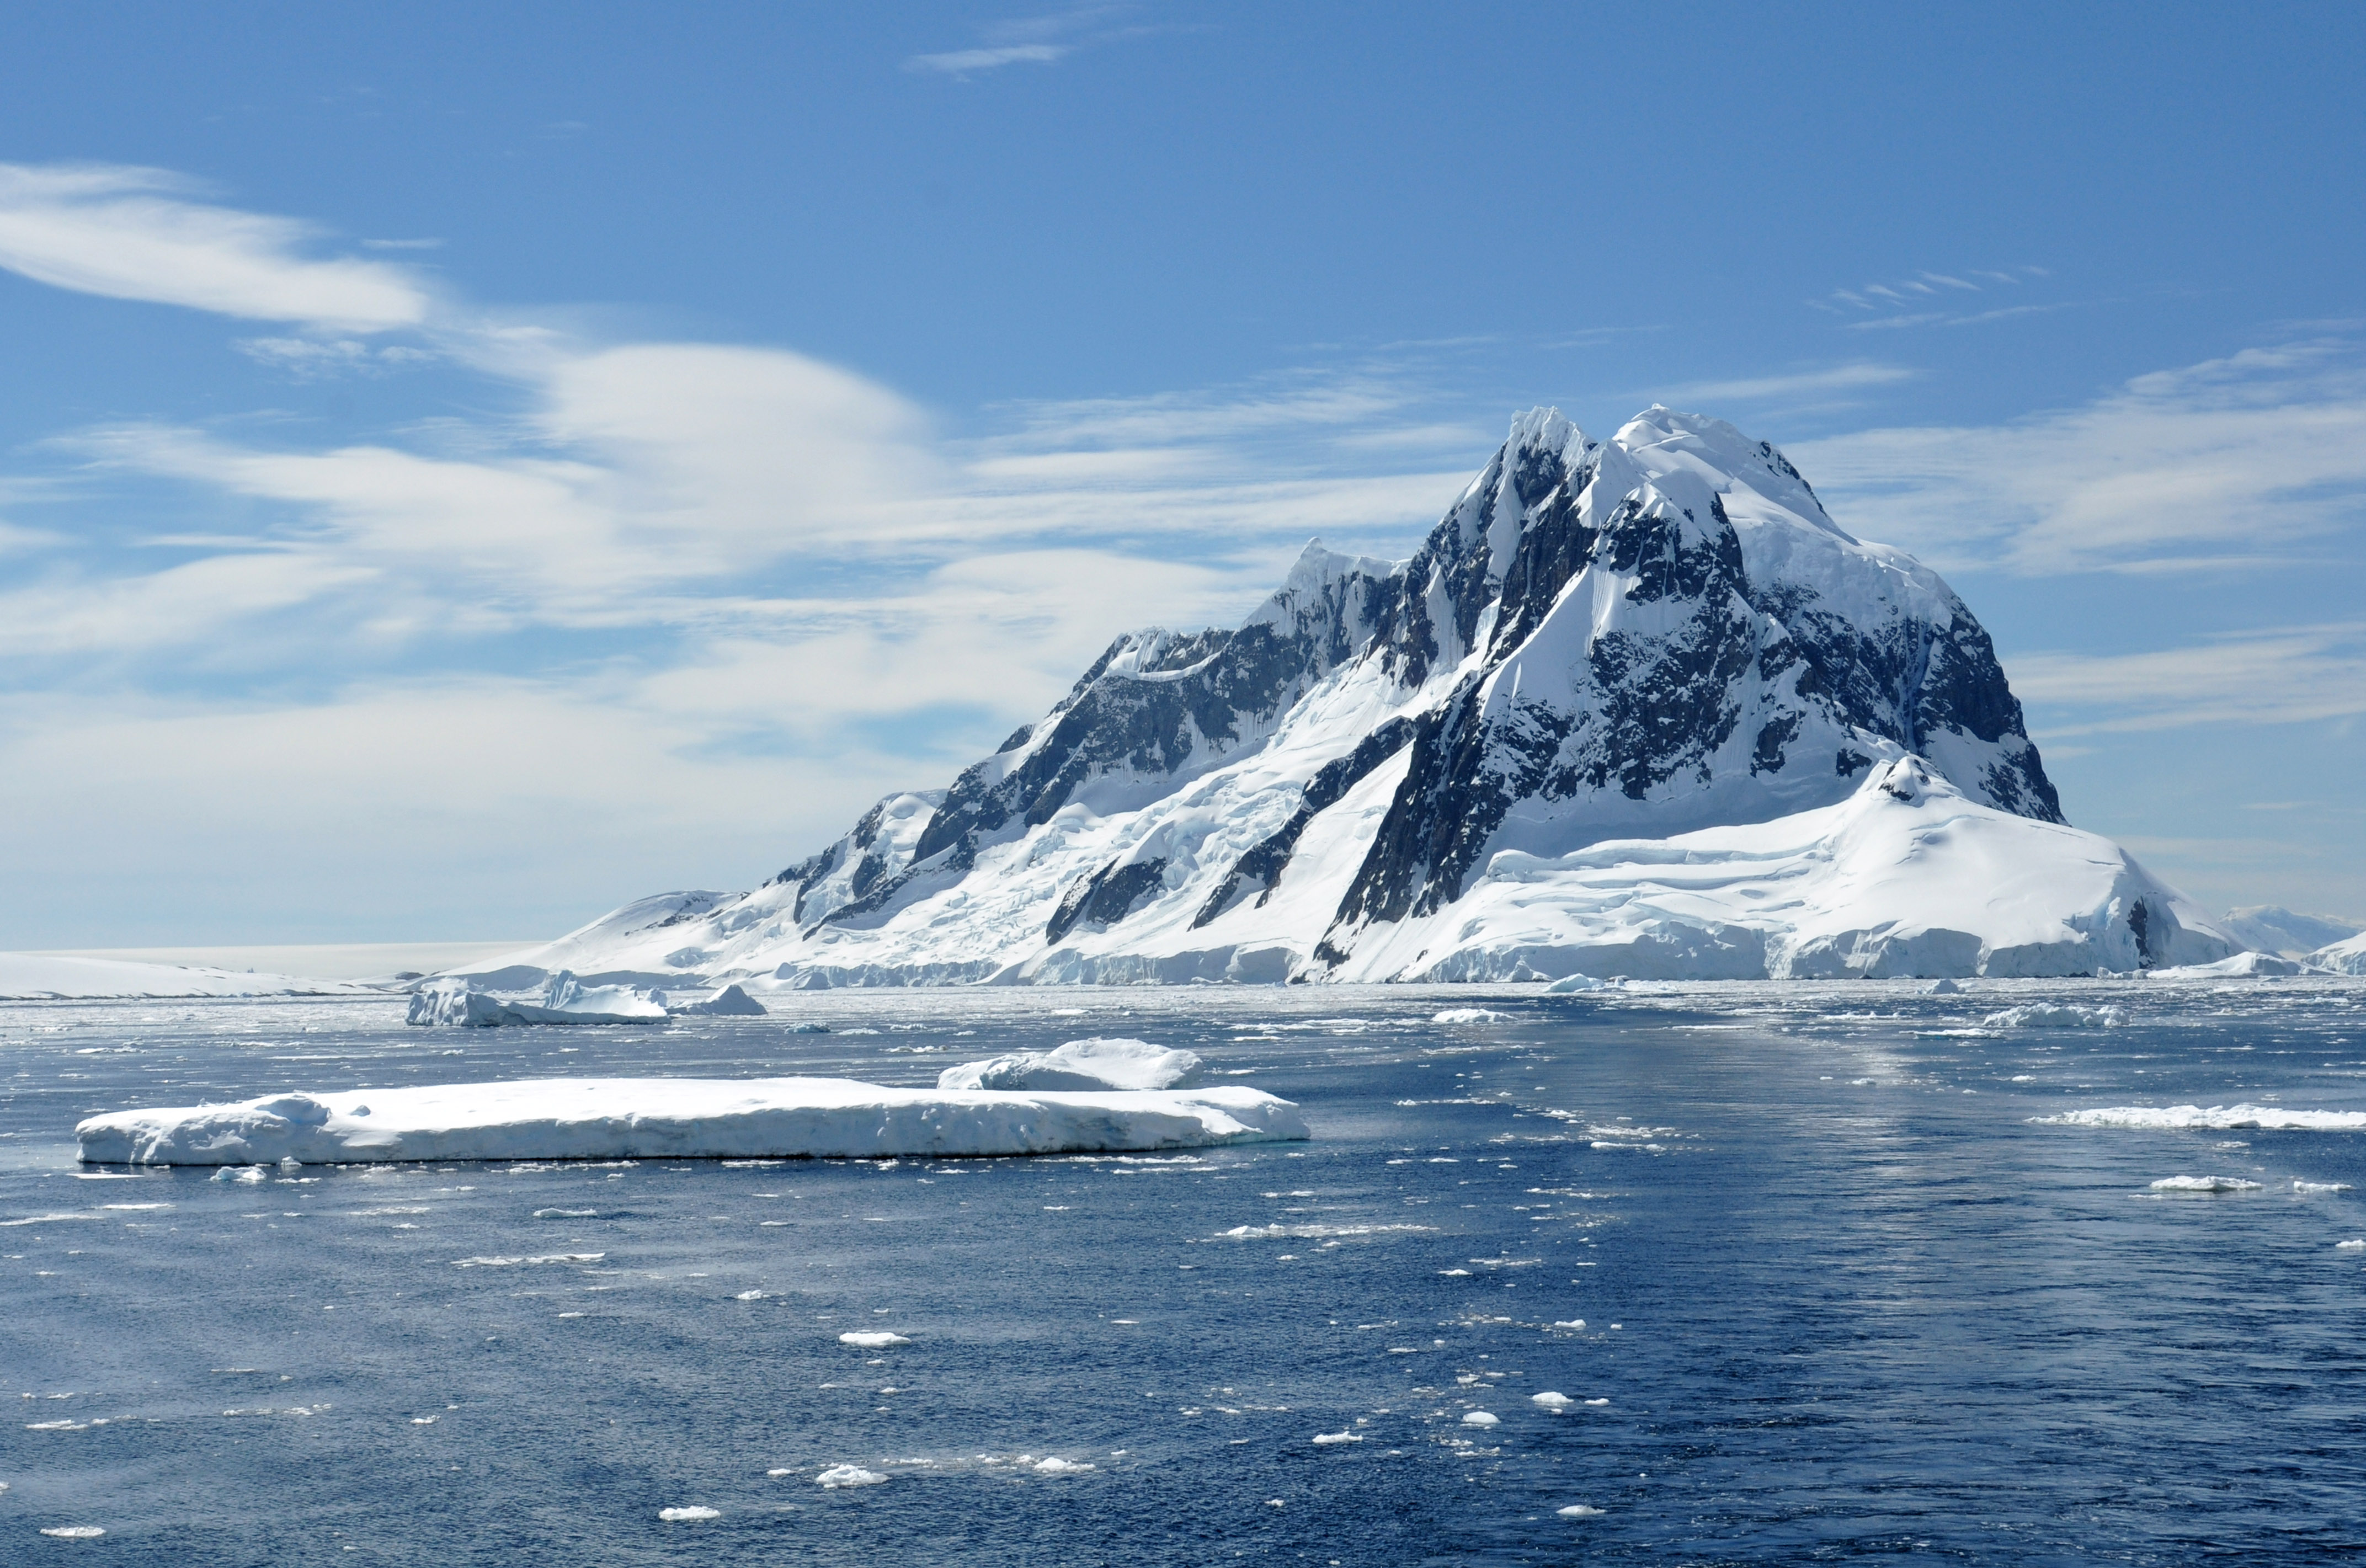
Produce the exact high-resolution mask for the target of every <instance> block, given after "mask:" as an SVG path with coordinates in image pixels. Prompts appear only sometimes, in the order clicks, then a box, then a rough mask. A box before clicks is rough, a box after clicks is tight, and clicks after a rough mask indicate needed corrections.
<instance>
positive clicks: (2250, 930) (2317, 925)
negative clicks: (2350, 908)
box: [2218, 904, 2366, 958]
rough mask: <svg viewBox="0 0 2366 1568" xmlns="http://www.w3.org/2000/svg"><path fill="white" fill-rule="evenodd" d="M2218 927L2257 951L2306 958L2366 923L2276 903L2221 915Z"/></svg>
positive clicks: (2346, 939) (2284, 956)
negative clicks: (2304, 911) (2302, 910)
mask: <svg viewBox="0 0 2366 1568" xmlns="http://www.w3.org/2000/svg"><path fill="white" fill-rule="evenodd" d="M2218 929H2219V930H2221V931H2225V933H2226V934H2227V935H2228V936H2231V937H2233V938H2234V939H2235V940H2236V942H2241V943H2242V944H2243V945H2244V946H2245V947H2247V948H2249V949H2250V950H2251V951H2252V952H2254V953H2275V954H2276V955H2277V956H2279V957H2282V958H2306V957H2307V956H2308V955H2309V954H2310V953H2315V952H2316V951H2317V950H2318V949H2319V948H2326V947H2331V946H2332V945H2334V944H2335V943H2336V942H2347V941H2349V939H2350V938H2351V937H2353V936H2356V935H2358V934H2359V932H2360V931H2366V926H2361V925H2360V924H2359V923H2358V922H2357V921H2356V920H2342V919H2334V918H2333V917H2331V916H2329V915H2301V914H2295V913H2293V911H2292V910H2290V909H2286V908H2280V907H2279V906H2277V905H2274V904H2252V905H2249V906H2247V907H2246V908H2240V909H2229V910H2227V911H2226V912H2225V914H2224V915H2222V916H2220V917H2219V919H2218Z"/></svg>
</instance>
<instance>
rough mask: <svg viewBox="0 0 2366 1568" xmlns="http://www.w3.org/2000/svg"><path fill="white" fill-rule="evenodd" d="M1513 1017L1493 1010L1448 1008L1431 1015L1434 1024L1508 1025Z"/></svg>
mask: <svg viewBox="0 0 2366 1568" xmlns="http://www.w3.org/2000/svg"><path fill="white" fill-rule="evenodd" d="M1511 1017H1512V1015H1511V1014H1510V1013H1507V1012H1497V1011H1496V1010H1494V1009H1493V1008H1448V1009H1446V1010H1444V1011H1443V1012H1437V1013H1433V1014H1431V1015H1430V1020H1429V1021H1430V1022H1432V1023H1506V1022H1509V1021H1511Z"/></svg>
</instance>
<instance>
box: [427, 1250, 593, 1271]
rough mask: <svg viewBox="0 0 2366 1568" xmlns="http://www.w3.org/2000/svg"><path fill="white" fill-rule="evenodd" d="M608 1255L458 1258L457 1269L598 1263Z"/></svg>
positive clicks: (576, 1254) (567, 1253) (453, 1265)
mask: <svg viewBox="0 0 2366 1568" xmlns="http://www.w3.org/2000/svg"><path fill="white" fill-rule="evenodd" d="M607 1256H608V1255H607V1254H606V1253H604V1252H546V1253H543V1254H541V1255H540V1256H538V1257H534V1258H454V1259H452V1267H453V1268H455V1269H515V1268H519V1267H521V1266H523V1267H526V1268H533V1267H535V1266H536V1265H539V1264H544V1263H597V1262H599V1261H600V1260H601V1259H602V1258H605V1257H607Z"/></svg>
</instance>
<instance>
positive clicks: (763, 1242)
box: [0, 982, 2366, 1568]
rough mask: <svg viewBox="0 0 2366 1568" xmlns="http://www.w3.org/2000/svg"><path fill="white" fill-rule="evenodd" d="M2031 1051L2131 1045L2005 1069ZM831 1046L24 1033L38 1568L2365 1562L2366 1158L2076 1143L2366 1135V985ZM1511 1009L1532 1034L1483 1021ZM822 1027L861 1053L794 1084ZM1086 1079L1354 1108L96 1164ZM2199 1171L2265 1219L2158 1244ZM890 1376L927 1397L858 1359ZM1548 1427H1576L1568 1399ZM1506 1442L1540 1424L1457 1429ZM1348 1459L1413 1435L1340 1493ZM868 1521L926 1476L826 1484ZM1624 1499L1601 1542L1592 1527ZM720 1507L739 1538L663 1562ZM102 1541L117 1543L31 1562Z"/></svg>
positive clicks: (1002, 1020) (830, 997)
mask: <svg viewBox="0 0 2366 1568" xmlns="http://www.w3.org/2000/svg"><path fill="white" fill-rule="evenodd" d="M2036 996H2054V997H2065V998H2074V999H2078V1000H2080V1001H2084V1002H2088V1003H2097V1002H2101V1001H2105V1000H2109V1001H2113V1002H2117V1003H2120V1004H2122V1005H2124V1006H2125V1007H2127V1008H2128V1009H2129V1010H2130V1012H2131V1015H2132V1021H2131V1022H2130V1023H2129V1024H2127V1025H2126V1026H2125V1027H2121V1028H2113V1029H2107V1030H2097V1031H2082V1030H2061V1031H2034V1030H2033V1031H2022V1032H2011V1033H2006V1034H1981V1033H1967V1032H1964V1031H1965V1029H1966V1025H1968V1024H1970V1023H1973V1022H1976V1021H1977V1019H1978V1018H1979V1017H1980V1016H1981V1015H1982V1014H1983V1013H1985V1012H1987V1011H1989V1010H1992V1009H1994V1008H1998V1007H2001V1006H2004V1005H2006V1004H2007V1003H2008V1002H2011V1001H2021V1000H2027V999H2030V998H2033V997H2036ZM793 1005H794V1007H795V1009H796V1010H795V1011H794V1012H786V1011H784V1012H783V1013H782V1014H781V1015H779V1016H776V1017H774V1018H772V1019H763V1020H748V1021H739V1020H713V1021H702V1022H701V1023H699V1024H698V1025H696V1026H694V1027H670V1028H667V1029H664V1030H661V1031H659V1030H648V1029H630V1028H608V1029H584V1030H570V1031H559V1030H498V1031H468V1032H458V1031H427V1030H417V1029H406V1028H404V1027H403V1025H402V1024H401V1022H400V1007H399V1005H398V1004H394V1003H383V1002H368V1003H350V1002H288V1003H276V1004H254V1003H219V1004H214V1003H205V1004H188V1003H164V1004H158V1003H131V1004H106V1005H68V1004H49V1005H25V1004H9V1005H7V1006H6V1007H0V1221H5V1222H6V1226H5V1228H0V1396H5V1397H6V1399H7V1400H8V1401H9V1402H10V1403H11V1404H13V1406H14V1408H13V1409H12V1410H10V1411H9V1412H8V1413H7V1419H6V1421H5V1423H0V1482H5V1483H6V1485H7V1490H6V1492H5V1493H0V1561H5V1562H9V1563H17V1562H28V1563H38V1562H52V1561H55V1562H65V1561H71V1560H92V1561H96V1560H101V1559H104V1560H106V1561H109V1562H136V1563H144V1564H175V1565H186V1564H246V1563H257V1564H264V1563H267V1564H281V1563H340V1564H351V1563H388V1564H394V1563H400V1564H421V1565H424V1564H438V1565H441V1564H450V1563H457V1562H503V1563H512V1562H515V1563H537V1564H538V1563H553V1564H560V1563H564V1564H583V1563H603V1564H641V1563H669V1564H676V1563H678V1564H727V1563H775V1562H800V1563H806V1562H810V1563H847V1564H857V1563H859V1564H873V1563H887V1562H914V1563H932V1562H959V1563H963V1564H977V1565H994V1564H1018V1563H1030V1564H1033V1563H1043V1564H1053V1563H1058V1564H1091V1563H1102V1562H1109V1563H1211V1562H1212V1563H1221V1562H1234V1561H1249V1562H1286V1563H1298V1562H1307V1563H1313V1564H1318V1565H1324V1564H1331V1563H1337V1564H1340V1565H1342V1568H1346V1565H1348V1564H1356V1565H1365V1564H1387V1565H1403V1564H1420V1563H1511V1562H1576V1561H1594V1560H1600V1561H1606V1562H1652V1563H1661V1562H1666V1563H1678V1562H1684V1563H1696V1562H1697V1563H1711V1562H1786V1563H1787V1562H1826V1561H1843V1560H1856V1559H1863V1558H1873V1559H1880V1560H1884V1561H1895V1562H2012V1563H2053V1562H2063V1563H2070V1562H2078V1563H2088V1562H2134V1563H2156V1562H2157V1563H2188V1562H2201V1561H2227V1562H2278V1563H2289V1562H2310V1561H2333V1560H2337V1559H2341V1558H2344V1557H2347V1556H2349V1555H2351V1554H2353V1553H2356V1552H2358V1551H2360V1550H2361V1549H2366V1518H2361V1512H2362V1511H2366V1344H2362V1343H2361V1334H2360V1330H2361V1328H2366V1313H2361V1306H2366V1270H2362V1269H2361V1264H2366V1252H2361V1251H2360V1250H2357V1249H2349V1250H2342V1249H2339V1248H2338V1246H2337V1244H2338V1243H2339V1242H2341V1241H2344V1240H2349V1239H2353V1238H2360V1237H2366V1205H2361V1204H2360V1193H2359V1192H2357V1191H2350V1190H2339V1191H2307V1190H2295V1189H2294V1187H2293V1183H2294V1181H2295V1180H2299V1181H2305V1182H2309V1183H2314V1184H2338V1183H2348V1184H2350V1185H2352V1186H2354V1187H2358V1188H2361V1189H2366V1153H2361V1150H2366V1134H2360V1133H2352V1132H2304V1133H2295V1132H2258V1131H2250V1132H2157V1131H2138V1130H2131V1129H2126V1128H2088V1127H2074V1126H2062V1125H2048V1124H2045V1123H2043V1122H2033V1120H2032V1118H2034V1117H2043V1116H2046V1115H2050V1114H2053V1113H2055V1112H2056V1111H2061V1110H2064V1109H2066V1108H2069V1107H2079V1106H2107V1105H2124V1104H2136V1103H2141V1104H2173V1103H2177V1102H2180V1101H2189V1100H2191V1101H2198V1102H2200V1103H2202V1104H2204V1105H2207V1104H2212V1103H2215V1102H2225V1101H2234V1100H2250V1101H2254V1102H2263V1103H2271V1104H2280V1105H2283V1106H2289V1107H2294V1108H2306V1109H2324V1110H2348V1111H2355V1110H2361V1109H2366V987H2360V986H2358V985H2355V984H2350V985H2336V984H2315V983H2295V982H2275V983H2248V984H2243V985H2239V986H2230V987H2225V988H2223V989H2220V990H2212V989H2209V988H2206V987H2184V988H2172V987H2136V986H2128V987H2107V986H2105V985H2102V984H2101V983H2098V984H2093V985H2086V986H2077V987H2033V986H2022V987H1977V989H1976V990H1975V992H1974V993H1973V994H1971V995H1967V996H1964V997H1954V998H1927V997H1922V996H1920V995H1918V994H1916V993H1915V992H1914V990H1913V988H1912V987H1908V986H1887V985H1858V986H1824V987H1766V986H1758V987H1693V988H1690V989H1667V990H1662V991H1656V992H1628V993H1620V994H1617V995H1616V996H1613V997H1611V998H1606V999H1596V998H1547V997H1541V996H1538V995H1537V994H1535V992H1534V990H1533V989H1532V988H1531V989H1521V988H1515V987H1504V988H1500V989H1482V988H1476V987H1460V988H1456V989H1454V990H1451V991H1447V992H1415V991H1410V990H1395V989H1391V990H1335V989H1320V990H1313V991H1309V990H1307V989H1303V988H1298V989H1290V990H1231V989H1223V990H1218V989H1194V990H1188V991H1166V992H1158V991H1097V992H1082V993H1079V992H1065V993H1046V992H1033V993H1024V992H1001V991H997V992H968V991H938V992H909V993H896V994H870V995H850V994H848V993H843V992H841V993H835V994H824V995H821V996H813V997H806V998H799V999H798V1000H797V1001H796V1002H795V1003H794V1004H793ZM1472 1006H1478V1007H1483V1008H1488V1009H1493V1010H1496V1011H1497V1012H1499V1013H1501V1014H1502V1015H1503V1016H1502V1019H1501V1020H1500V1021H1481V1022H1476V1023H1450V1022H1449V1023H1439V1022H1435V1021H1433V1015H1434V1014H1436V1013H1437V1012H1438V1011H1439V1010H1442V1009H1448V1008H1465V1007H1472ZM799 1021H820V1022H826V1023H828V1024H830V1025H831V1026H833V1028H834V1030H835V1031H836V1032H832V1033H828V1034H798V1033H793V1032H790V1026H791V1025H793V1024H794V1023H796V1022H799ZM860 1030H870V1031H876V1032H867V1033H866V1032H857V1031H860ZM1088 1034H1126V1035H1134V1036H1138V1037H1141V1038H1144V1039H1149V1040H1152V1041H1155V1042H1156V1043H1161V1044H1168V1045H1177V1046H1183V1047H1188V1048H1189V1049H1191V1050H1195V1051H1198V1052H1200V1054H1201V1055H1204V1056H1205V1057H1207V1058H1208V1059H1209V1061H1210V1063H1211V1066H1213V1067H1214V1068H1215V1069H1217V1070H1218V1071H1219V1072H1236V1073H1239V1074H1241V1075H1242V1077H1241V1079H1240V1081H1244V1082H1247V1083H1250V1084H1254V1085H1256V1086H1257V1087H1260V1088H1263V1089H1270V1090H1272V1091H1274V1092H1276V1093H1279V1094H1281V1095H1284V1096H1286V1097H1288V1098H1290V1099H1291V1100H1297V1101H1299V1102H1300V1103H1301V1104H1302V1105H1303V1106H1304V1107H1305V1110H1306V1114H1307V1119H1308V1121H1309V1122H1311V1123H1312V1124H1313V1128H1314V1132H1315V1137H1314V1139H1313V1142H1312V1143H1309V1144H1301V1145H1266V1146H1260V1147H1251V1148H1241V1149H1234V1150H1222V1151H1214V1152H1209V1153H1205V1154H1200V1155H1197V1156H1164V1157H1157V1156H1153V1157H1135V1158H1129V1159H1121V1158H1080V1159H1035V1160H1023V1161H1022V1160H1009V1161H989V1160H975V1161H962V1162H952V1163H936V1164H931V1163H928V1162H914V1161H908V1160H907V1161H902V1162H893V1161H890V1162H879V1163H860V1162H789V1163H781V1164H769V1163H734V1162H722V1163H676V1162H665V1161H650V1162H642V1163H639V1164H630V1165H620V1166H600V1165H592V1166H569V1165H556V1166H554V1165H503V1164H488V1165H447V1166H411V1167H399V1168H358V1167H357V1168H328V1169H324V1168H310V1169H307V1170H305V1171H303V1172H302V1173H301V1175H300V1177H299V1178H296V1179H284V1178H280V1177H277V1176H275V1177H274V1178H273V1179H270V1180H267V1181H264V1182H261V1183H257V1184H233V1183H220V1182H213V1181H208V1179H206V1173H204V1172H197V1171H189V1172H181V1171H153V1172H147V1173H140V1174H130V1175H127V1174H126V1173H123V1172H121V1171H120V1170H113V1171H106V1172H96V1171H90V1170H84V1169H83V1168H78V1167H77V1166H76V1165H75V1164H74V1162H73V1145H72V1141H71V1137H70V1130H71V1128H72V1126H73V1122H75V1120H76V1119H77V1118H78V1117H80V1116H83V1115H85V1114H88V1113H90V1112H92V1111H101V1110H113V1109H118V1108H122V1107H127V1106H133V1105H141V1104H185V1103H191V1102H194V1101H197V1100H201V1099H231V1098H245V1097H249V1096H253V1095H256V1094H261V1093H265V1092H267V1091H271V1090H276V1089H287V1088H303V1089H342V1088H345V1087H349V1086H356V1085H366V1086H377V1085H388V1084H400V1083H425V1082H435V1081H467V1080H472V1079H482V1078H492V1077H511V1076H542V1075H552V1074H560V1073H582V1074H604V1073H637V1074H652V1073H679V1074H686V1075H756V1074H774V1073H782V1072H789V1071H813V1072H820V1073H829V1074H838V1075H847V1076H855V1077H869V1078H873V1079H874V1080H878V1081H884V1082H901V1083H912V1082H932V1081H933V1079H934V1076H935V1074H936V1072H937V1070H938V1069H939V1068H940V1067H941V1066H944V1065H946V1064H947V1063H948V1062H952V1061H959V1060H964V1059H969V1058H970V1057H973V1056H983V1055H992V1054H996V1053H999V1052H1002V1051H1006V1050H1010V1049H1014V1048H1020V1047H1038V1048H1040V1047H1043V1046H1048V1045H1051V1044H1055V1043H1059V1042H1060V1041H1062V1040H1065V1039H1071V1038H1076V1037H1079V1036H1083V1035H1088ZM2271 1097H2272V1098H2271ZM2180 1175H2190V1176H2211V1175H2217V1176H2227V1177H2237V1178H2241V1179H2246V1180H2250V1181H2256V1182H2258V1183H2259V1187H2258V1188H2257V1189H2256V1190H2245V1191H2236V1192H2226V1193H2220V1194H2215V1195H2199V1196H2167V1195H2161V1194H2157V1193H2155V1192H2154V1191H2153V1190H2152V1189H2151V1187H2150V1183H2151V1182H2153V1181H2154V1180H2156V1179H2161V1178H2165V1177H2170V1176H2180ZM591 1254H596V1255H597V1257H596V1258H586V1257H584V1256H582V1255H591ZM486 1259H505V1260H513V1261H490V1262H489V1261H480V1260H486ZM519 1259H558V1261H514V1260H519ZM1580 1319H1583V1323H1584V1326H1583V1328H1577V1327H1570V1326H1555V1325H1568V1324H1573V1323H1575V1322H1576V1321H1577V1320H1580ZM881 1330H884V1331H890V1332H893V1333H896V1334H898V1335H901V1336H904V1337H906V1339H907V1343H904V1344H900V1345H895V1346H892V1347H888V1348H883V1349H875V1350H870V1349H861V1348H852V1347H849V1346H847V1345H844V1344H842V1343H840V1341H839V1334H841V1333H847V1332H863V1331H881ZM1547 1391H1554V1392H1559V1393H1563V1394H1566V1395H1567V1396H1568V1397H1569V1398H1570V1399H1571V1400H1572V1402H1575V1403H1572V1404H1571V1405H1570V1406H1569V1407H1567V1408H1566V1409H1563V1410H1560V1411H1559V1412H1555V1411H1554V1410H1551V1409H1549V1408H1546V1407H1544V1406H1540V1405H1538V1404H1536V1403H1534V1401H1533V1399H1532V1398H1531V1396H1532V1395H1534V1394H1536V1393H1543V1392H1547ZM1588 1401H1604V1402H1606V1403H1594V1404H1589V1403H1585V1402H1588ZM1482 1411H1483V1412H1485V1413H1488V1414H1491V1415H1493V1416H1496V1417H1498V1421H1497V1423H1496V1424H1495V1425H1493V1426H1492V1427H1488V1426H1473V1425H1470V1424H1467V1423H1466V1422H1465V1421H1464V1419H1463V1418H1464V1416H1466V1415H1467V1414H1470V1413H1472V1412H1482ZM1342 1432H1346V1433H1350V1434H1353V1435H1354V1436H1355V1437H1357V1438H1360V1439H1361V1440H1360V1441H1355V1442H1334V1443H1331V1444H1323V1445H1318V1444H1316V1443H1314V1442H1313V1438H1314V1437H1315V1436H1317V1435H1318V1434H1335V1433H1342ZM1050 1459H1056V1460H1059V1461H1063V1462H1064V1463H1065V1465H1068V1466H1074V1467H1077V1468H1069V1469H1062V1468H1060V1467H1059V1466H1053V1467H1051V1468H1050V1469H1049V1470H1048V1471H1047V1470H1045V1469H1043V1468H1040V1467H1042V1461H1045V1460H1050ZM839 1465H853V1466H858V1467H861V1468H864V1469H868V1470H870V1471H872V1472H874V1473H878V1474H884V1475H885V1476H887V1477H888V1479H887V1480H886V1481H885V1482H884V1483H882V1484H876V1485H870V1486H863V1487H856V1488H850V1489H827V1488H824V1487H823V1486H820V1485H818V1484H817V1483H816V1480H815V1478H816V1477H817V1475H818V1474H819V1473H820V1472H823V1471H825V1470H826V1469H828V1468H830V1467H833V1466H839ZM1086 1466H1089V1468H1082V1467H1086ZM773 1472H781V1473H773ZM1581 1505H1582V1506H1587V1507H1592V1508H1597V1509H1599V1510H1601V1512H1600V1513H1599V1514H1598V1515H1597V1516H1594V1517H1582V1518H1571V1517H1562V1516H1561V1515H1560V1513H1559V1512H1558V1510H1560V1509H1561V1508H1563V1507H1569V1506H1581ZM688 1507H694V1508H706V1509H713V1510H715V1517H712V1518H691V1519H675V1520H671V1521H669V1520H667V1519H664V1518H662V1517H660V1514H661V1511H662V1510H666V1509H670V1508H688ZM76 1526H79V1527H85V1528H96V1529H104V1530H105V1531H106V1534H105V1535H104V1536H101V1537H96V1538H90V1539H83V1540H71V1539H62V1538H58V1537H52V1536H45V1535H43V1534H41V1533H40V1531H42V1530H43V1529H62V1528H67V1527H76Z"/></svg>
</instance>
